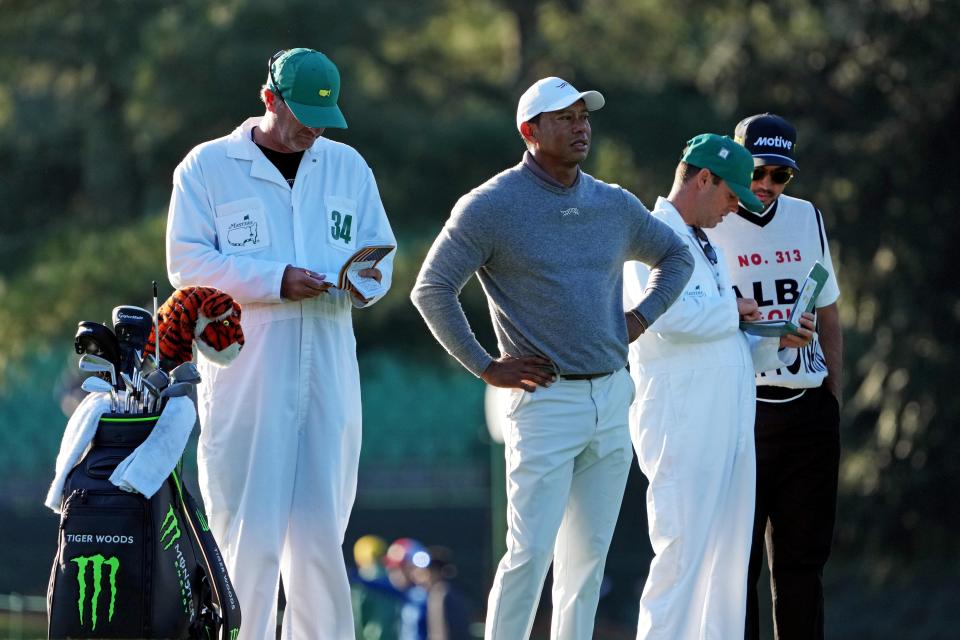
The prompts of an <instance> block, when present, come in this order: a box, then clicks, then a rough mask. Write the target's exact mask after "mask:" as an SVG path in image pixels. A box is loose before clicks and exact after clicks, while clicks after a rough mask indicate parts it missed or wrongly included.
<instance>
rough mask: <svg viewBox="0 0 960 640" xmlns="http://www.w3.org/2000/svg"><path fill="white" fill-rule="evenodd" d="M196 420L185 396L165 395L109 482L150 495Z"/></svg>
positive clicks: (169, 468) (179, 452)
mask: <svg viewBox="0 0 960 640" xmlns="http://www.w3.org/2000/svg"><path fill="white" fill-rule="evenodd" d="M196 421H197V410H196V409H195V408H194V406H193V401H192V400H191V399H190V398H189V397H187V396H175V397H173V398H169V399H168V400H167V405H166V406H165V407H164V409H163V413H161V414H160V418H159V419H158V420H157V423H156V424H155V425H154V426H153V429H152V430H151V431H150V435H149V436H147V439H146V440H144V441H143V443H142V444H141V445H140V446H139V447H137V448H136V449H134V450H133V453H131V454H130V455H129V456H127V457H126V458H124V459H123V462H121V463H120V464H118V465H117V468H116V469H114V471H113V474H112V475H111V476H110V482H112V483H113V484H114V485H116V486H118V487H120V488H121V489H123V490H124V491H138V492H140V493H142V494H143V495H145V496H146V497H147V498H150V497H152V496H153V494H155V493H156V492H157V490H158V489H159V488H160V486H161V485H162V484H163V482H164V480H166V479H167V478H168V477H169V476H170V474H171V473H173V470H174V468H175V467H176V466H177V463H178V462H179V461H180V456H182V455H183V449H184V448H185V447H186V446H187V440H188V439H189V438H190V432H191V431H192V430H193V425H194V423H195V422H196Z"/></svg>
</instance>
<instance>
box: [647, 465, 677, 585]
mask: <svg viewBox="0 0 960 640" xmlns="http://www.w3.org/2000/svg"><path fill="white" fill-rule="evenodd" d="M680 513H681V509H680V490H679V487H678V485H677V483H676V482H673V481H671V480H667V481H662V482H655V483H653V484H651V485H650V486H649V487H648V488H647V521H648V522H649V523H650V524H649V528H650V546H651V547H653V552H654V554H656V557H657V562H658V563H659V564H660V567H659V571H658V576H661V577H663V578H665V579H667V580H673V579H674V578H676V577H678V576H679V575H680V573H681V571H682V569H683V567H682V566H681V562H682V559H683V554H682V553H681V547H682V544H683V538H682V529H683V527H682V526H681V522H680Z"/></svg>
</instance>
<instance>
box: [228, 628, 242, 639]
mask: <svg viewBox="0 0 960 640" xmlns="http://www.w3.org/2000/svg"><path fill="white" fill-rule="evenodd" d="M238 635H240V629H238V628H236V627H234V628H233V629H230V640H237V636H238Z"/></svg>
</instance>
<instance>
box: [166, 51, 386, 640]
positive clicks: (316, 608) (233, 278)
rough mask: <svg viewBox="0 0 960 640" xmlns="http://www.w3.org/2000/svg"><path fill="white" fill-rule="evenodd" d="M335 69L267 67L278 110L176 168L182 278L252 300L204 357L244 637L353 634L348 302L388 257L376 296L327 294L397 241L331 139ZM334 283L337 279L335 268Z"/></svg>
mask: <svg viewBox="0 0 960 640" xmlns="http://www.w3.org/2000/svg"><path fill="white" fill-rule="evenodd" d="M339 88H340V82H339V73H338V72H337V69H336V67H335V66H334V65H333V63H332V62H331V61H330V60H329V59H328V58H326V56H324V55H323V54H320V53H318V52H316V51H313V50H310V49H292V50H289V51H286V52H280V53H278V54H277V55H275V56H274V57H273V58H271V60H270V69H269V74H268V81H267V84H266V85H265V86H264V87H263V88H262V89H261V98H262V99H263V101H264V104H265V106H266V112H265V114H264V116H263V117H262V118H251V119H249V120H247V121H246V122H244V123H243V124H241V125H240V126H239V127H237V128H236V129H235V130H234V131H233V132H232V133H231V134H229V135H227V136H225V137H223V138H219V139H217V140H213V141H210V142H206V143H204V144H201V145H200V146H198V147H196V148H195V149H193V150H192V151H191V152H190V153H189V154H188V155H187V157H186V158H185V159H184V160H183V162H181V163H180V165H179V166H178V167H177V169H176V171H175V173H174V178H173V196H172V198H171V201H170V211H169V218H168V225H167V267H168V272H169V277H170V281H171V283H172V284H173V285H174V286H175V287H183V286H188V285H211V286H214V287H218V288H220V289H222V290H224V291H226V292H227V293H229V294H230V295H232V296H233V297H234V298H235V299H236V300H237V301H238V302H240V303H241V305H242V307H243V311H242V319H241V322H242V325H243V331H244V335H245V337H246V345H245V346H244V348H243V351H242V352H241V353H240V355H239V357H238V358H237V359H236V360H235V361H234V362H233V364H231V365H230V366H229V367H227V368H223V369H218V368H215V367H213V366H210V365H209V364H208V363H205V362H204V361H203V360H202V359H201V362H200V370H201V374H202V376H203V382H202V383H201V385H200V387H199V390H198V406H199V414H200V422H201V427H202V429H201V435H200V444H199V451H198V455H197V458H198V463H199V471H200V474H199V475H200V487H201V492H202V494H203V500H204V505H205V507H206V509H207V512H208V514H209V521H210V526H211V529H212V530H213V532H214V535H215V536H216V538H217V541H218V542H219V544H220V547H221V549H222V551H223V553H224V556H225V560H226V562H227V568H228V570H229V572H230V576H231V579H232V580H233V583H234V585H235V587H236V591H237V594H238V596H239V599H240V607H241V612H242V615H243V624H242V629H241V633H240V639H241V640H246V639H251V640H252V639H256V640H266V639H268V638H269V639H271V640H272V639H273V638H275V636H276V602H277V592H278V585H279V580H280V576H281V575H282V576H283V585H284V592H285V595H286V602H287V604H286V610H285V615H284V620H283V637H284V638H297V639H299V638H317V639H320V638H322V639H324V640H326V639H330V640H352V639H353V633H354V632H353V620H352V612H351V603H350V587H349V584H348V581H347V573H346V569H345V565H344V560H343V554H342V550H341V544H342V542H343V537H344V533H345V530H346V526H347V520H348V518H349V515H350V510H351V508H352V506H353V500H354V495H355V492H356V481H357V465H358V462H359V454H360V418H361V412H360V380H359V373H358V369H357V361H356V353H355V347H356V343H355V339H354V334H353V325H352V318H351V312H352V311H353V309H354V308H361V307H365V306H368V305H369V304H372V303H373V302H374V301H375V300H376V299H378V298H379V296H381V295H382V294H383V293H385V292H386V290H387V289H388V288H389V286H390V279H391V265H392V254H391V255H390V256H388V257H387V258H386V259H384V260H383V261H382V262H380V263H379V265H377V268H376V269H369V270H367V271H365V272H364V273H365V274H366V275H367V276H369V277H373V278H380V279H381V285H382V288H381V290H380V291H379V292H377V294H376V295H375V296H373V297H371V298H369V299H365V300H361V299H359V298H358V297H356V296H352V295H351V294H349V293H347V292H345V291H342V290H339V289H335V288H331V287H330V282H331V281H336V279H337V275H338V272H339V269H340V267H341V265H343V264H344V262H345V261H346V259H347V258H348V257H349V256H350V255H351V254H353V253H354V252H355V251H356V250H357V249H358V248H360V247H364V246H368V245H380V244H384V245H395V242H396V241H395V239H394V235H393V232H392V231H391V229H390V224H389V223H388V221H387V217H386V213H385V212H384V209H383V205H382V204H381V201H380V196H379V193H378V191H377V185H376V182H375V181H374V178H373V174H372V172H371V171H370V168H369V167H368V166H367V164H366V163H365V162H364V160H363V158H361V157H360V155H359V154H358V153H357V152H356V151H354V150H353V149H352V148H350V147H348V146H346V145H344V144H340V143H337V142H333V141H330V140H327V139H325V138H323V137H321V134H322V133H323V130H324V128H325V127H339V128H345V127H346V122H345V120H344V118H343V116H342V114H341V113H340V111H339V109H338V107H337V104H336V102H337V97H338V95H339ZM324 276H325V278H324Z"/></svg>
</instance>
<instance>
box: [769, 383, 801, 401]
mask: <svg viewBox="0 0 960 640" xmlns="http://www.w3.org/2000/svg"><path fill="white" fill-rule="evenodd" d="M806 391H807V390H806V389H789V388H787V387H774V386H770V385H763V386H760V387H757V400H774V401H780V402H783V401H786V400H796V399H797V398H799V397H800V396H802V395H803V394H804V393H805V392H806Z"/></svg>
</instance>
